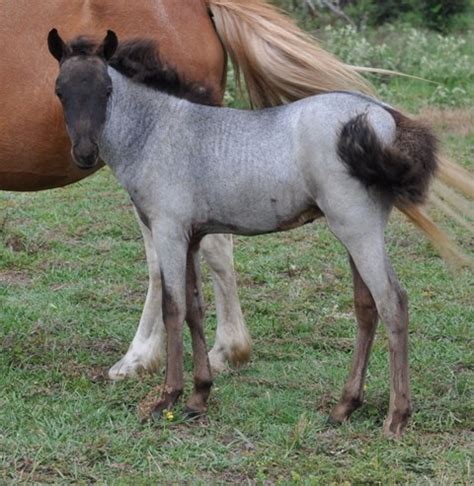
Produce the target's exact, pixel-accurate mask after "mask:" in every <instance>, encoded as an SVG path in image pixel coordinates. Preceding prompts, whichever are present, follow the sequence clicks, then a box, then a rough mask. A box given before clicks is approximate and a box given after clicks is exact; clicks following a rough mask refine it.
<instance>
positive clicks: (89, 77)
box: [48, 29, 117, 169]
mask: <svg viewBox="0 0 474 486" xmlns="http://www.w3.org/2000/svg"><path fill="white" fill-rule="evenodd" d="M111 42H112V44H113V45H112V46H111V47H112V48H111V49H108V50H107V47H110V46H108V43H109V44H110V43H111ZM48 45H49V49H50V52H51V54H52V55H53V56H54V57H55V58H56V59H57V60H58V61H59V63H60V69H59V76H58V78H57V80H56V95H57V96H58V98H59V99H60V101H61V104H62V106H63V109H64V118H65V121H66V127H67V131H68V133H69V138H70V139H71V144H72V156H73V159H74V161H75V163H76V164H77V166H78V167H80V168H81V169H91V168H93V167H94V166H95V165H96V164H97V162H98V160H99V147H98V142H99V138H100V136H101V134H102V131H103V129H104V125H105V120H106V111H107V103H108V100H109V97H110V95H111V94H112V80H111V79H110V76H109V74H108V72H107V62H106V61H107V59H108V58H109V57H110V56H111V54H113V51H115V48H116V45H117V38H116V37H115V34H113V33H110V31H109V33H108V34H107V37H106V38H105V39H104V42H103V43H102V44H101V45H100V46H99V47H98V48H97V49H96V50H95V51H94V52H93V53H86V54H82V53H79V54H77V53H75V52H74V51H73V50H71V48H70V47H69V46H68V45H66V44H64V43H63V41H62V40H61V38H60V37H59V35H58V34H57V31H55V30H54V29H53V31H51V32H50V35H49V37H48Z"/></svg>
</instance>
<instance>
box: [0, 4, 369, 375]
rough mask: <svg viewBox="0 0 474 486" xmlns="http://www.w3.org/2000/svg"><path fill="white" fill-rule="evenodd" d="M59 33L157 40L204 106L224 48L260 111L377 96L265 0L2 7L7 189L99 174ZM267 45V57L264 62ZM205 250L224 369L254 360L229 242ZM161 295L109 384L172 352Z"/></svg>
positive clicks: (216, 81) (217, 88) (1, 119)
mask: <svg viewBox="0 0 474 486" xmlns="http://www.w3.org/2000/svg"><path fill="white" fill-rule="evenodd" d="M211 15H212V18H211ZM53 26H56V27H58V28H59V29H60V30H61V32H62V33H63V34H64V35H65V36H66V37H68V38H72V37H75V36H77V35H78V34H83V35H89V36H92V37H96V36H98V35H101V36H102V35H103V32H104V31H105V30H106V29H108V28H113V29H114V30H115V31H116V32H117V33H118V34H119V35H120V37H121V39H123V40H125V39H132V38H135V37H146V38H147V39H151V40H154V41H156V52H155V53H158V49H159V56H160V59H161V63H162V65H163V66H170V71H176V72H178V73H179V76H180V77H181V78H183V79H185V80H186V81H187V83H188V84H189V85H193V87H194V89H195V90H196V92H198V93H199V98H200V101H201V102H204V103H206V104H212V105H220V104H221V103H222V99H223V93H224V85H225V80H226V54H225V51H224V47H225V49H226V50H227V51H228V52H229V53H230V56H231V58H232V60H233V62H234V63H235V64H236V65H238V66H240V67H241V68H242V71H243V74H244V76H245V83H246V85H247V86H248V87H249V91H250V98H251V101H252V104H253V105H255V106H269V105H275V104H281V103H283V102H285V101H287V100H290V99H298V98H302V97H304V96H307V95H310V94H315V93H320V92H325V91H328V90H331V89H359V90H362V91H364V90H365V91H370V88H369V87H368V86H367V84H366V83H364V82H363V80H362V78H361V77H360V76H359V75H358V74H357V72H356V70H355V69H354V68H352V67H350V66H345V65H344V64H343V63H342V62H341V61H339V60H337V59H336V58H334V57H333V56H331V55H330V54H329V53H327V52H325V51H324V50H322V49H321V48H319V47H318V46H317V44H316V43H315V42H314V41H313V40H312V39H310V38H309V37H305V35H304V33H303V32H302V31H301V30H300V29H298V28H297V26H296V25H295V24H293V23H292V22H291V20H290V19H288V18H286V17H285V16H284V15H282V14H281V13H280V12H279V11H278V10H277V9H275V8H274V7H273V6H271V5H269V4H267V3H266V2H265V0H231V1H228V0H133V1H131V0H51V1H30V0H1V7H0V44H1V45H2V46H3V48H2V49H1V50H0V65H1V69H0V106H1V110H0V190H2V189H3V190H14V191H38V190H41V189H48V188H54V187H61V186H65V185H67V184H70V183H72V182H75V181H78V180H80V179H82V178H84V177H87V176H88V175H90V174H91V173H93V172H94V171H95V170H97V168H98V167H100V165H97V166H96V167H95V168H94V169H89V170H81V169H78V168H77V166H76V165H75V164H74V163H72V158H71V154H70V151H71V145H70V141H69V138H68V136H67V133H66V129H65V126H64V120H63V115H62V111H61V108H60V105H59V104H58V102H57V100H56V99H55V97H54V91H53V90H52V86H53V85H54V79H55V77H56V73H57V68H56V65H55V62H54V60H53V59H52V58H51V57H50V56H49V54H48V52H47V48H46V45H45V44H44V38H45V37H46V34H47V32H48V31H49V30H50V29H51V27H53ZM262 49H264V50H265V52H266V53H268V56H265V57H263V58H262V57H261V56H260V55H259V53H260V52H262ZM303 61H304V62H303ZM142 231H144V232H146V228H143V227H142ZM144 238H145V249H146V254H147V261H148V262H153V261H155V260H156V259H157V255H156V251H155V249H153V248H151V247H150V246H149V245H148V244H147V240H146V236H145V235H144ZM201 248H202V252H203V254H204V257H205V259H206V261H207V263H208V264H209V266H210V269H211V275H212V278H213V283H214V290H215V294H216V311H217V322H218V326H217V337H216V343H215V346H214V347H213V349H212V351H211V363H212V366H213V368H214V370H216V371H219V370H222V369H223V368H224V367H225V366H226V363H227V361H230V362H231V363H233V364H239V363H243V362H246V361H247V360H248V359H249V356H250V338H249V335H248V332H247V329H246V327H245V324H244V320H243V317H242V311H241V309H240V304H239V300H238V296H237V284H236V280H235V276H234V271H233V257H232V240H231V238H230V237H224V236H221V235H214V236H210V237H209V238H206V239H205V240H204V241H203V244H202V245H201ZM160 295H161V284H160V278H159V275H150V285H149V290H148V295H147V300H146V306H145V308H144V311H143V314H142V316H141V319H140V324H139V326H138V329H137V332H136V334H135V337H134V339H133V341H132V343H131V345H130V347H129V349H128V352H127V353H126V355H125V356H124V357H123V358H122V359H121V360H120V361H118V362H117V363H116V364H115V365H114V366H113V367H112V368H111V370H110V373H109V375H110V377H111V378H112V379H121V378H125V377H134V376H136V375H137V374H138V373H140V372H142V371H149V372H152V371H155V370H156V369H157V367H158V365H159V362H160V359H161V356H162V348H163V346H162V344H163V342H162V341H163V340H162V336H163V321H162V318H161V311H160V308H161V304H160V302H161V301H160Z"/></svg>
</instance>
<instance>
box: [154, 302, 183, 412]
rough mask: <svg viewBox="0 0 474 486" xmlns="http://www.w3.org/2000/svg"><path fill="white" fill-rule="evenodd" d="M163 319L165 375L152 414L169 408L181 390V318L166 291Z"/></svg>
mask: <svg viewBox="0 0 474 486" xmlns="http://www.w3.org/2000/svg"><path fill="white" fill-rule="evenodd" d="M163 321H164V323H165V328H166V337H167V346H166V375H165V384H164V386H163V389H162V391H161V397H160V399H159V400H158V402H157V403H156V404H155V406H154V409H153V415H154V416H160V415H161V414H162V412H163V411H164V410H170V409H171V408H172V407H173V405H174V404H175V403H176V401H177V400H178V398H179V396H180V395H181V393H182V391H183V320H182V319H181V318H180V312H178V311H177V309H175V305H174V304H173V302H172V300H171V299H170V298H169V296H166V292H163Z"/></svg>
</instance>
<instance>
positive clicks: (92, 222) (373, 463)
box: [0, 81, 474, 485]
mask: <svg viewBox="0 0 474 486" xmlns="http://www.w3.org/2000/svg"><path fill="white" fill-rule="evenodd" d="M399 82H400V83H402V82H403V81H396V83H399ZM397 86H398V85H397ZM402 89H403V87H397V89H396V90H395V91H392V93H395V94H394V95H393V96H396V95H397V93H399V92H401V90H402ZM414 89H415V88H414ZM419 96H421V95H419ZM413 99H415V97H413ZM408 104H409V108H410V109H417V108H419V107H420V105H419V104H417V103H416V102H415V101H414V102H413V103H410V102H409V103H408ZM472 141H473V140H472V134H471V135H467V136H462V135H460V134H456V133H446V134H445V135H444V136H443V142H444V146H445V147H446V149H447V151H448V152H449V153H450V154H451V156H453V158H455V159H456V161H458V162H460V163H462V164H464V165H467V166H470V163H471V162H470V160H471V158H472ZM444 223H445V224H446V225H447V226H448V227H450V228H451V229H453V230H455V228H454V227H453V225H452V224H451V223H450V222H449V221H444ZM455 235H456V237H457V239H458V240H459V242H460V243H461V244H463V245H464V247H465V249H466V250H467V251H469V250H470V249H472V242H469V241H467V240H466V235H465V234H463V232H462V231H456V232H455ZM387 244H388V249H389V253H390V256H391V258H392V260H393V263H394V266H395V268H396V271H397V273H398V275H399V277H400V279H401V281H402V283H403V285H404V286H405V287H406V289H407V290H408V294H409V297H410V312H411V322H410V352H411V357H410V361H411V370H412V373H411V379H412V390H413V402H414V415H413V417H412V420H411V422H410V425H409V427H408V430H407V432H406V434H405V436H404V437H403V438H402V439H401V440H399V441H396V442H394V441H389V440H387V439H385V438H384V437H383V434H382V422H383V419H384V416H385V414H386V412H387V407H388V397H389V383H388V377H389V374H388V363H387V360H388V356H387V340H386V337H385V332H384V330H383V326H380V328H379V332H378V335H377V340H376V342H375V345H374V351H373V354H372V358H371V362H370V366H369V373H368V382H367V392H366V403H365V404H364V406H363V407H362V408H361V409H360V410H359V411H357V412H356V413H355V414H354V416H353V418H352V419H351V421H350V422H349V423H347V424H345V425H343V426H341V427H339V428H333V427H331V426H328V425H327V424H326V418H327V416H328V413H329V412H330V410H331V407H332V406H333V405H334V404H335V403H336V401H337V400H338V398H339V394H340V392H341V389H342V386H343V383H344V380H345V377H346V374H347V372H348V368H349V364H350V359H351V352H352V345H353V339H354V335H355V324H354V318H353V314H352V297H351V278H350V272H349V268H348V264H347V260H346V255H345V252H344V251H343V249H342V247H341V245H339V244H338V243H337V242H336V241H335V240H334V238H333V237H332V236H331V234H330V233H329V231H328V230H327V227H326V225H325V223H324V222H322V221H321V222H318V223H317V224H315V225H311V226H306V227H304V228H300V229H298V230H295V231H292V232H289V233H284V234H280V235H273V236H265V237H257V238H247V239H246V238H236V245H235V246H236V251H235V260H236V270H237V273H238V279H239V289H240V297H241V302H242V307H243V310H244V314H245V317H246V321H247V324H248V326H249V329H250V332H251V334H252V336H253V342H254V352H253V358H252V361H251V363H250V364H249V365H248V366H247V367H245V368H244V369H241V370H234V371H232V372H228V373H226V374H223V375H221V376H219V377H218V378H217V379H216V382H215V387H214V389H213V393H212V396H211V400H210V407H209V413H208V416H207V417H206V418H205V419H202V420H201V421H200V422H198V423H194V424H186V423H183V422H182V421H181V419H180V410H181V405H180V406H178V407H177V411H176V421H174V422H172V423H167V422H166V421H164V420H163V422H157V423H153V424H141V423H140V421H139V419H138V415H137V407H138V404H139V403H140V401H141V400H143V399H144V398H145V397H146V396H147V395H148V394H149V393H150V391H151V390H152V389H153V388H154V387H155V386H156V385H158V384H160V383H161V380H162V374H161V373H160V374H158V375H157V376H146V377H144V379H143V380H142V381H127V382H122V383H117V384H112V383H110V382H108V381H107V379H106V371H107V369H108V368H109V367H110V366H111V365H112V364H114V363H115V361H116V360H118V359H119V358H120V357H121V356H122V354H123V353H124V352H125V351H126V349H127V347H128V344H129V342H130V340H131V339H132V337H133V334H134V332H135V328H136V325H137V323H138V319H139V316H140V312H141V308H142V305H143V302H144V297H145V292H146V284H147V271H146V265H145V259H144V252H143V245H142V241H141V237H140V234H139V230H138V227H137V224H136V222H135V220H134V216H133V214H132V212H131V209H130V203H129V201H128V197H127V195H126V194H125V193H124V191H123V190H121V189H120V188H119V187H118V185H117V183H116V182H115V181H114V179H113V177H112V176H111V174H110V172H109V171H108V170H106V169H104V170H102V171H100V172H99V173H98V174H97V175H96V176H94V177H91V178H89V179H87V180H85V181H83V182H81V183H78V184H75V185H73V186H71V187H68V188H64V189H57V190H54V191H47V192H42V193H37V194H13V193H6V192H4V193H1V194H0V409H1V411H2V413H1V414H0V467H1V473H0V483H5V484H12V483H16V482H36V483H45V482H58V483H67V482H74V483H76V482H79V483H89V482H95V481H98V482H103V483H111V484H150V483H151V484H156V483H165V482H167V483H177V482H184V481H188V482H192V483H209V482H212V483H218V482H229V483H258V484H271V483H275V482H279V483H281V484H315V485H319V484H322V485H325V484H340V483H346V484H349V483H353V484H382V483H383V484H449V485H450V484H469V483H470V482H472V477H471V476H470V474H471V457H472V430H473V425H474V424H473V421H472V417H473V412H474V410H473V403H474V400H473V396H472V390H473V384H474V383H473V373H472V371H473V368H474V360H473V353H472V349H473V348H472V338H473V328H472V323H473V322H474V308H473V299H472V289H473V284H474V279H473V276H472V274H470V273H468V272H467V271H463V272H460V273H458V274H456V275H452V274H450V273H449V272H448V271H447V270H446V267H445V266H444V264H443V262H442V261H441V260H440V258H439V257H438V256H437V254H436V253H435V251H434V250H432V249H431V247H430V246H429V244H428V243H427V242H426V241H425V240H424V239H423V237H422V236H421V235H420V234H419V233H417V232H416V231H415V230H414V229H413V228H412V227H411V226H410V225H409V224H407V223H406V222H405V221H404V220H403V218H402V217H400V216H399V215H394V216H393V217H392V221H391V224H390V226H389V228H388V231H387ZM470 244H471V246H470ZM205 280H206V285H205V294H206V300H207V302H208V308H207V324H206V329H207V336H208V341H209V343H212V342H213V336H214V330H215V309H214V304H213V300H212V293H211V286H210V283H209V277H208V275H206V274H205ZM186 350H187V352H186V381H187V393H189V391H190V385H191V374H190V371H191V359H190V343H189V337H188V336H186Z"/></svg>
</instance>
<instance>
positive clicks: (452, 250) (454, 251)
mask: <svg viewBox="0 0 474 486" xmlns="http://www.w3.org/2000/svg"><path fill="white" fill-rule="evenodd" d="M397 209H399V210H400V211H401V212H402V213H403V214H405V216H407V218H408V219H409V220H410V221H411V222H412V223H413V224H414V225H415V226H416V227H417V228H419V229H420V230H421V232H422V233H423V234H424V235H425V236H426V238H427V239H428V240H429V241H430V242H431V244H432V245H433V246H434V248H436V250H437V251H438V252H439V254H440V255H441V257H442V258H443V259H444V260H445V261H446V263H447V264H448V266H449V267H450V268H452V269H454V270H457V269H459V268H462V267H468V268H471V269H472V268H474V262H473V260H472V258H471V257H470V256H468V255H467V254H466V253H465V252H464V251H463V250H462V248H460V246H459V245H458V244H457V243H456V242H455V241H453V240H452V239H451V238H450V236H448V234H447V233H445V232H444V231H443V230H442V229H441V228H440V227H439V226H438V225H437V224H436V223H435V222H434V221H433V220H432V219H431V218H430V217H429V216H428V214H427V213H426V212H425V211H423V210H422V209H421V208H420V207H418V206H414V205H412V206H397Z"/></svg>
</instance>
